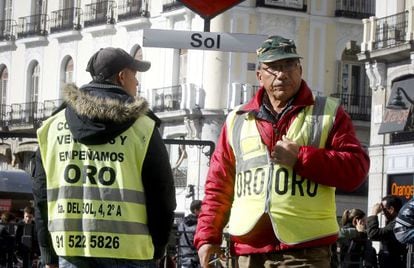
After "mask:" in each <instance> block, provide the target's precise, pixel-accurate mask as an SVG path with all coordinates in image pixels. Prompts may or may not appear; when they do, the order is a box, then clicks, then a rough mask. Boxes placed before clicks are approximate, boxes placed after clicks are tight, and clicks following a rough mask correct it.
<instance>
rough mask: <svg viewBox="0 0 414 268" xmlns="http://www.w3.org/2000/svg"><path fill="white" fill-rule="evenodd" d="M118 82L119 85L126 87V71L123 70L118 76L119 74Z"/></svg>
mask: <svg viewBox="0 0 414 268" xmlns="http://www.w3.org/2000/svg"><path fill="white" fill-rule="evenodd" d="M116 77H117V79H116V80H117V82H118V84H119V85H121V86H124V85H125V71H124V70H121V71H120V72H119V73H118V74H117V76H116Z"/></svg>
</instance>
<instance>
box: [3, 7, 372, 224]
mask: <svg viewBox="0 0 414 268" xmlns="http://www.w3.org/2000/svg"><path fill="white" fill-rule="evenodd" d="M28 3H29V4H28ZM0 5H2V6H0V31H1V32H0V82H1V83H0V97H1V98H0V115H1V117H0V131H1V132H0V133H1V136H0V138H1V144H0V168H2V169H12V168H19V169H25V170H27V171H29V170H30V166H31V163H32V162H31V160H30V159H31V155H32V154H33V151H34V150H35V149H36V147H37V144H36V140H35V139H33V138H32V137H33V135H34V133H35V130H36V128H38V127H39V125H40V123H41V121H42V120H43V119H44V118H46V117H47V116H49V115H50V113H51V111H52V110H53V109H54V108H56V107H57V106H58V105H59V104H60V102H61V97H62V95H61V90H62V88H63V87H64V85H65V84H67V83H75V84H77V85H78V86H80V85H82V84H85V83H88V82H89V81H90V76H89V74H88V73H87V72H86V71H85V68H86V64H87V61H88V59H89V57H90V56H91V55H92V54H93V53H94V52H95V51H96V50H98V49H99V48H101V47H107V46H114V47H121V48H123V49H125V50H126V51H127V52H129V53H130V54H131V55H133V56H134V57H136V58H139V59H144V60H149V61H151V62H152V67H151V69H150V71H149V72H146V73H143V74H138V80H139V81H140V85H139V88H138V90H139V93H140V94H141V95H143V96H145V97H146V98H147V99H148V101H149V103H150V106H151V108H152V109H153V110H154V111H155V112H156V113H157V115H158V116H159V117H160V118H161V119H162V121H163V124H162V126H161V129H160V131H161V133H162V135H163V137H164V138H165V139H179V140H182V141H187V140H196V141H213V142H215V141H216V139H217V137H218V135H219V132H220V129H221V126H222V124H223V122H224V119H225V116H226V114H227V113H228V111H229V110H231V109H232V108H233V107H235V106H236V105H239V104H241V103H243V102H245V101H247V100H248V99H250V98H251V97H252V96H253V94H254V93H255V91H256V90H257V82H256V65H257V62H256V55H255V53H240V52H224V51H220V50H197V49H185V48H182V49H180V48H159V47H145V46H143V40H144V39H145V35H144V30H145V29H163V30H170V31H174V30H180V31H199V32H202V31H203V30H204V23H205V21H204V20H203V19H202V18H201V17H200V16H199V15H198V14H195V13H194V12H192V11H191V10H190V9H188V8H186V7H184V6H183V5H182V4H181V3H180V2H178V1H172V0H67V1H63V0H61V1H47V0H30V1H28V0H4V1H2V2H1V3H0ZM374 11H375V1H374V0H347V1H330V0H312V1H309V0H286V1H274V0H257V1H256V0H245V1H243V2H241V3H240V4H238V5H237V6H235V7H233V8H231V9H228V10H227V11H225V12H224V13H222V14H220V15H218V16H216V17H214V18H212V19H211V22H210V31H211V32H226V33H245V34H255V35H275V34H277V35H282V36H284V37H286V38H290V39H293V40H295V42H296V44H297V48H298V53H299V54H300V55H301V56H302V57H303V60H302V66H303V78H304V79H305V80H306V81H307V83H308V85H309V86H310V87H311V88H312V90H313V91H314V94H315V95H318V94H319V95H327V96H335V97H338V98H340V100H341V102H342V104H343V105H344V107H345V109H346V110H347V111H348V113H349V114H350V116H351V118H352V119H353V120H354V125H355V127H356V131H357V135H358V137H359V139H360V140H361V143H362V144H363V145H364V146H366V147H368V146H369V145H370V127H371V125H370V119H371V117H370V114H371V88H370V86H369V80H368V78H367V76H366V73H365V63H364V62H361V61H359V60H358V57H357V55H358V54H359V53H361V47H360V44H361V43H362V44H363V33H364V28H363V23H362V19H364V18H369V17H370V16H372V15H373V14H374ZM211 147H212V146H211V145H204V144H203V143H196V144H186V143H185V142H183V144H180V145H168V149H169V151H170V156H171V163H172V166H173V169H174V175H175V176H176V178H175V179H176V186H177V200H178V208H177V210H178V211H184V210H186V209H188V206H189V204H190V202H191V199H190V198H189V197H192V198H197V199H200V198H202V196H203V186H204V181H205V176H206V173H207V170H208V160H209V156H210V155H211V152H210V149H211ZM366 192H367V185H363V186H362V187H361V189H360V191H359V192H357V193H354V195H353V196H352V198H349V196H347V195H345V194H342V193H338V216H339V215H341V214H342V211H343V209H344V208H351V207H360V208H365V207H366V196H365V195H366ZM186 196H187V197H186Z"/></svg>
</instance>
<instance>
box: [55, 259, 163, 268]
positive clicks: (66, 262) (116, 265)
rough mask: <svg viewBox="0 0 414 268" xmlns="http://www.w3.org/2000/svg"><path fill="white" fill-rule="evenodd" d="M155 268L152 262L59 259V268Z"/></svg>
mask: <svg viewBox="0 0 414 268" xmlns="http://www.w3.org/2000/svg"><path fill="white" fill-rule="evenodd" d="M89 267H93V268H97V267H99V268H156V267H157V266H156V265H155V261H154V260H127V259H110V258H91V257H59V268H89Z"/></svg>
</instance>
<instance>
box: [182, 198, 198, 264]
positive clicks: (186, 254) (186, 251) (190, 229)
mask: <svg viewBox="0 0 414 268" xmlns="http://www.w3.org/2000/svg"><path fill="white" fill-rule="evenodd" d="M190 211H191V213H190V214H189V215H187V216H185V217H184V219H183V220H182V222H180V224H179V225H178V234H179V246H178V249H179V251H178V254H179V260H180V261H179V263H180V264H181V267H183V268H197V267H200V260H199V259H198V254H197V249H196V248H195V247H194V233H195V231H196V227H197V220H198V215H199V214H200V212H201V200H193V201H192V202H191V205H190Z"/></svg>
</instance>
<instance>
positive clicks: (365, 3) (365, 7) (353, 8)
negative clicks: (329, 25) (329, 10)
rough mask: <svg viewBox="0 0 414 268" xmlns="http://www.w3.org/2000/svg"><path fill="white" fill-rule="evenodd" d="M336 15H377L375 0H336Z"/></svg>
mask: <svg viewBox="0 0 414 268" xmlns="http://www.w3.org/2000/svg"><path fill="white" fill-rule="evenodd" d="M335 16H336V17H345V18H351V19H363V18H369V17H371V16H375V0H356V1H349V0H336V10H335Z"/></svg>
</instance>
